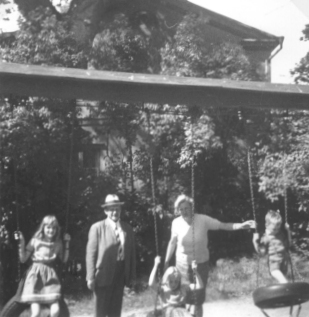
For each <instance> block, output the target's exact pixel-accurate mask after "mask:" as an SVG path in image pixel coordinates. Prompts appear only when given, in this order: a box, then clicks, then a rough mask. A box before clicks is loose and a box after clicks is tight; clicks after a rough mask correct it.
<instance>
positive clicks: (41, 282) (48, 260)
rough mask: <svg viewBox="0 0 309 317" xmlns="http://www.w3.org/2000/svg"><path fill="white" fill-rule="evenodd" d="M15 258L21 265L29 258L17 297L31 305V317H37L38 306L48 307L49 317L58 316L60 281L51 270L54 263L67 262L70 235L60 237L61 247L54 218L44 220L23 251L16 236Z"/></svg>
mask: <svg viewBox="0 0 309 317" xmlns="http://www.w3.org/2000/svg"><path fill="white" fill-rule="evenodd" d="M16 238H17V239H18V240H19V258H20V261H21V262H22V263H24V262H26V261H27V260H28V259H29V258H30V257H31V260H32V265H31V267H30V268H29V270H28V271H27V274H26V277H25V282H24V286H23V290H22V294H21V302H22V303H28V304H30V305H31V317H38V316H39V315H40V311H41V304H48V305H50V317H57V316H58V315H59V310H60V308H59V299H60V297H61V285H60V279H59V277H58V275H57V273H56V270H55V262H56V259H57V258H59V259H60V260H61V261H62V262H64V263H65V262H67V260H68V257H69V243H70V240H71V238H70V235H69V234H65V235H64V247H63V243H62V241H61V238H60V226H59V223H58V221H57V218H56V217H55V216H50V215H49V216H45V217H44V218H43V220H42V222H41V224H40V226H39V229H38V230H37V232H36V233H35V234H34V235H33V237H32V239H31V240H30V242H29V243H28V245H27V246H26V248H25V238H24V236H23V234H22V233H21V232H17V237H16Z"/></svg>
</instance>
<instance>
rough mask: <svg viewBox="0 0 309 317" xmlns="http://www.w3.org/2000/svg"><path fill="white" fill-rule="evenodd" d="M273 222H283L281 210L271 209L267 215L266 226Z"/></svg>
mask: <svg viewBox="0 0 309 317" xmlns="http://www.w3.org/2000/svg"><path fill="white" fill-rule="evenodd" d="M272 223H276V224H277V223H280V224H281V223H282V217H281V215H280V211H279V210H277V211H276V210H269V211H268V212H267V214H266V216H265V225H266V227H267V226H268V225H269V224H272Z"/></svg>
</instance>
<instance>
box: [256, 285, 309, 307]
mask: <svg viewBox="0 0 309 317" xmlns="http://www.w3.org/2000/svg"><path fill="white" fill-rule="evenodd" d="M252 296H253V301H254V304H255V305H256V306H257V307H259V308H261V309H272V308H280V307H288V306H290V307H291V306H294V305H300V304H302V303H305V302H307V301H309V284H308V283H305V282H297V283H284V284H271V285H267V286H263V287H259V288H258V289H256V290H255V291H254V292H253V295H252Z"/></svg>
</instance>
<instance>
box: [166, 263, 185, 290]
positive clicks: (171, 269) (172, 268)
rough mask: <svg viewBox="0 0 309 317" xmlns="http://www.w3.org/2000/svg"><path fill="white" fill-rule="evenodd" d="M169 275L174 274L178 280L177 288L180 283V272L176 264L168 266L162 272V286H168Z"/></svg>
mask: <svg viewBox="0 0 309 317" xmlns="http://www.w3.org/2000/svg"><path fill="white" fill-rule="evenodd" d="M171 276H174V277H175V278H176V279H177V280H178V281H179V282H178V288H179V287H180V285H181V274H180V272H179V270H178V269H177V268H176V266H170V267H169V268H168V269H167V270H166V271H165V273H164V275H163V277H162V284H163V285H164V286H167V287H168V286H169V280H170V278H171Z"/></svg>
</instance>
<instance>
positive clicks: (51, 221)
mask: <svg viewBox="0 0 309 317" xmlns="http://www.w3.org/2000/svg"><path fill="white" fill-rule="evenodd" d="M46 225H53V226H55V228H56V233H55V236H54V238H53V241H58V240H59V239H60V226H59V223H58V220H57V218H56V217H55V216H54V215H47V216H45V217H44V218H43V220H42V222H41V224H40V226H39V228H38V230H37V231H36V233H35V234H34V235H33V238H36V239H39V240H42V239H43V238H44V227H45V226H46Z"/></svg>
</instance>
